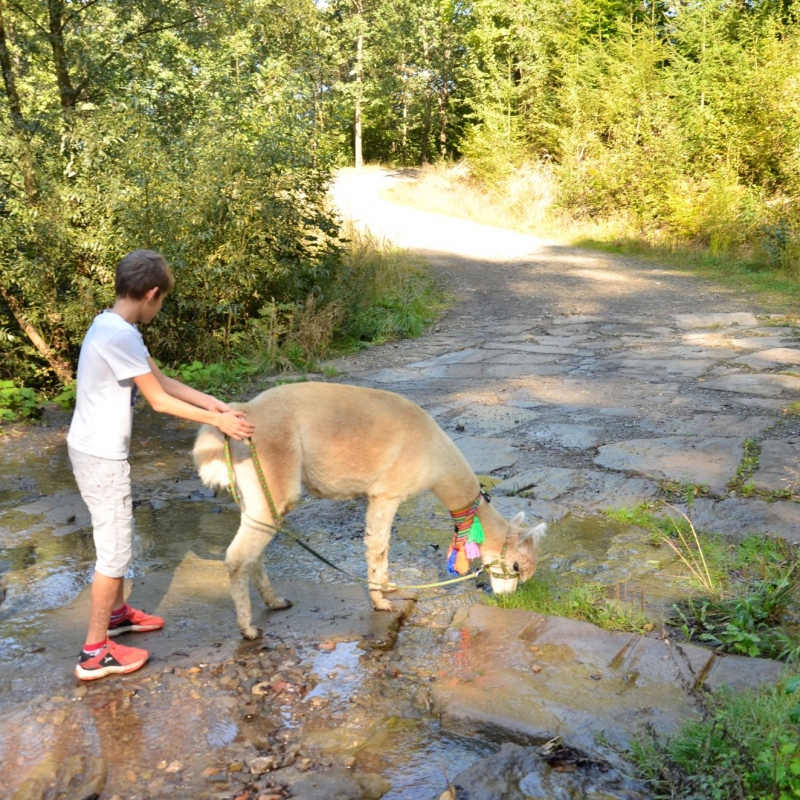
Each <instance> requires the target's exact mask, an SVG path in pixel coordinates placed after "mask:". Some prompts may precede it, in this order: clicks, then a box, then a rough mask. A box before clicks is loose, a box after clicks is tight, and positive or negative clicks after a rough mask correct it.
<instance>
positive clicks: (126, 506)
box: [69, 447, 133, 578]
mask: <svg viewBox="0 0 800 800" xmlns="http://www.w3.org/2000/svg"><path fill="white" fill-rule="evenodd" d="M69 460H70V461H71V462H72V472H73V473H74V475H75V480H76V481H77V483H78V489H80V492H81V497H82V498H83V500H84V502H85V503H86V505H87V506H88V508H89V513H90V514H91V515H92V530H93V535H94V547H95V550H96V551H97V562H96V564H95V570H96V571H97V572H99V573H100V574H101V575H105V576H106V577H107V578H122V577H124V575H125V573H126V572H127V571H128V567H130V565H131V560H132V559H133V503H132V502H131V468H130V464H128V462H127V461H126V460H124V459H123V460H119V461H117V460H114V459H110V458H98V457H97V456H90V455H87V454H86V453H81V452H79V451H78V450H74V449H73V448H72V447H70V448H69Z"/></svg>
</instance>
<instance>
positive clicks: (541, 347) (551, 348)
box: [484, 342, 592, 356]
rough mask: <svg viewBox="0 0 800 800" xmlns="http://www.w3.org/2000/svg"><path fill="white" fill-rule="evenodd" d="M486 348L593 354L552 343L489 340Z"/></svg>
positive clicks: (553, 353) (520, 351)
mask: <svg viewBox="0 0 800 800" xmlns="http://www.w3.org/2000/svg"><path fill="white" fill-rule="evenodd" d="M484 347H485V349H486V350H515V351H516V352H518V353H541V354H545V355H546V354H549V355H554V356H580V355H584V356H585V355H592V353H591V352H588V353H587V352H584V351H582V350H578V349H577V348H575V347H562V346H560V345H552V344H523V343H522V342H520V343H518V344H503V343H500V342H487V343H486V344H485V345H484Z"/></svg>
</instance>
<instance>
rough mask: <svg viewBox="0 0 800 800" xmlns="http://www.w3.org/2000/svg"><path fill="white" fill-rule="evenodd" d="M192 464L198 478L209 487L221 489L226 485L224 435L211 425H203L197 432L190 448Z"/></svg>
mask: <svg viewBox="0 0 800 800" xmlns="http://www.w3.org/2000/svg"><path fill="white" fill-rule="evenodd" d="M192 456H193V457H194V465H195V467H197V472H198V474H199V475H200V480H201V481H202V482H203V484H204V485H206V486H208V487H209V488H211V489H222V488H225V487H227V485H228V469H227V467H226V466H225V436H224V434H223V433H222V432H221V431H219V430H218V429H217V428H214V427H213V426H211V425H203V426H202V427H201V428H200V430H199V431H198V432H197V438H196V439H195V440H194V448H193V449H192Z"/></svg>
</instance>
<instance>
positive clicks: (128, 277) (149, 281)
mask: <svg viewBox="0 0 800 800" xmlns="http://www.w3.org/2000/svg"><path fill="white" fill-rule="evenodd" d="M174 286H175V278H174V277H173V276H172V271H171V270H170V268H169V266H168V264H167V261H166V259H165V258H164V256H162V255H161V253H156V252H155V251H154V250H134V251H133V252H132V253H128V255H126V256H125V258H123V259H122V261H120V262H119V264H117V276H116V281H115V284H114V288H115V291H116V294H117V297H129V298H130V299H131V300H141V299H142V298H143V297H144V296H145V295H146V294H147V293H148V292H149V291H150V290H151V289H153V288H155V287H158V294H157V295H156V297H161V295H163V294H168V293H169V292H171V291H172V289H173V287H174Z"/></svg>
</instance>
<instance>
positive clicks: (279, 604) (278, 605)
mask: <svg viewBox="0 0 800 800" xmlns="http://www.w3.org/2000/svg"><path fill="white" fill-rule="evenodd" d="M293 605H294V603H292V601H291V600H286V599H285V598H283V597H276V598H275V602H273V603H270V604H269V607H270V608H271V609H272V610H273V611H279V610H280V609H282V608H291V607H292V606H293Z"/></svg>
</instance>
